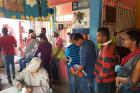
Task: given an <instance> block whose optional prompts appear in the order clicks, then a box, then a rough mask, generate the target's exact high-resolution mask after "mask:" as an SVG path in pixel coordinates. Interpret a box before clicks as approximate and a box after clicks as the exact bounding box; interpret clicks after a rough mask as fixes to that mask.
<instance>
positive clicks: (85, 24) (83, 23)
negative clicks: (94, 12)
mask: <svg viewBox="0 0 140 93" xmlns="http://www.w3.org/2000/svg"><path fill="white" fill-rule="evenodd" d="M89 21H90V9H83V10H77V11H73V25H72V28H89Z"/></svg>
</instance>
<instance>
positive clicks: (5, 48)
mask: <svg viewBox="0 0 140 93" xmlns="http://www.w3.org/2000/svg"><path fill="white" fill-rule="evenodd" d="M2 34H3V36H2V37H1V38H0V51H2V54H3V57H4V62H5V67H6V73H7V79H8V82H9V83H12V81H11V74H10V72H12V78H15V64H14V55H15V50H14V47H16V43H17V42H16V40H15V38H14V37H13V36H10V35H8V30H7V28H2ZM10 65H11V70H12V71H10Z"/></svg>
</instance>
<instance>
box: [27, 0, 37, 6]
mask: <svg viewBox="0 0 140 93" xmlns="http://www.w3.org/2000/svg"><path fill="white" fill-rule="evenodd" d="M36 4H37V2H36V0H26V5H30V7H33V6H34V5H36Z"/></svg>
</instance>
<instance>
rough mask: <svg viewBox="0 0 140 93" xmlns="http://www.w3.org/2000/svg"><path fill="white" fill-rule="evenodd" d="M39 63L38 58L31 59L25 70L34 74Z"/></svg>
mask: <svg viewBox="0 0 140 93" xmlns="http://www.w3.org/2000/svg"><path fill="white" fill-rule="evenodd" d="M41 62H42V61H41V59H40V58H39V57H33V58H32V60H31V61H30V63H29V65H28V66H27V68H26V69H27V70H28V71H30V72H36V71H37V70H38V69H39V67H40V65H41Z"/></svg>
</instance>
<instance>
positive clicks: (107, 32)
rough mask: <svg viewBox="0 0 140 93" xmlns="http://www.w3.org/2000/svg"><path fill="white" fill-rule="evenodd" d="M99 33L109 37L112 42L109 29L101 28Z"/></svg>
mask: <svg viewBox="0 0 140 93" xmlns="http://www.w3.org/2000/svg"><path fill="white" fill-rule="evenodd" d="M97 32H100V33H101V34H102V35H104V36H106V37H107V40H110V32H109V29H108V28H107V27H100V28H99V29H98V31H97Z"/></svg>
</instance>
